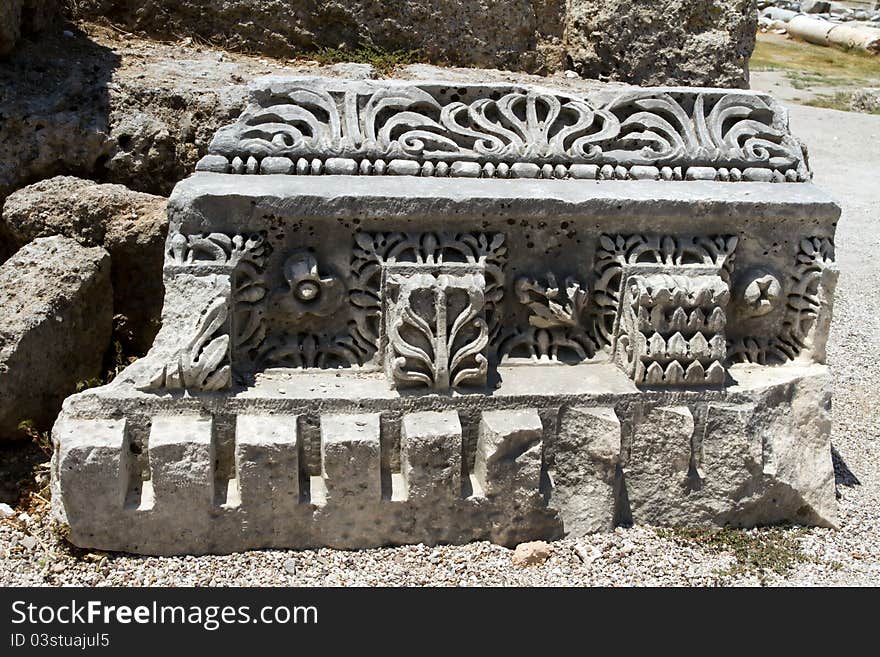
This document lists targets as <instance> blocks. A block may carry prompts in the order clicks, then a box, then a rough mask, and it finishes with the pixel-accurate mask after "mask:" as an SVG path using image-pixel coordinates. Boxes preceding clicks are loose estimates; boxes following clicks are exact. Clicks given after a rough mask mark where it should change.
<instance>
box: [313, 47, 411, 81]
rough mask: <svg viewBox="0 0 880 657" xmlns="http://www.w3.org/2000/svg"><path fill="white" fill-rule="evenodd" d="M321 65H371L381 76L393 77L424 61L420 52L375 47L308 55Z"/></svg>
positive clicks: (328, 49) (330, 49)
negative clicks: (399, 70) (403, 69)
mask: <svg viewBox="0 0 880 657" xmlns="http://www.w3.org/2000/svg"><path fill="white" fill-rule="evenodd" d="M307 56H308V57H310V58H311V59H314V60H315V61H317V62H319V63H321V64H341V63H344V62H352V63H355V64H370V65H371V66H372V67H373V68H375V69H376V72H377V73H379V75H391V74H392V73H394V71H395V70H396V69H398V68H401V67H403V66H408V65H410V64H416V63H418V62H421V61H424V57H423V56H422V55H421V53H420V52H419V51H418V50H385V49H384V48H379V47H377V46H373V45H362V46H358V47H357V48H355V49H353V50H349V49H347V48H321V49H320V50H317V51H315V52H313V53H309V54H308V55H307Z"/></svg>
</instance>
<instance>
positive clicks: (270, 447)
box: [227, 415, 300, 526]
mask: <svg viewBox="0 0 880 657" xmlns="http://www.w3.org/2000/svg"><path fill="white" fill-rule="evenodd" d="M297 420H298V418H297V416H296V415H272V416H261V415H239V416H238V418H237V419H236V428H235V467H236V472H237V479H238V493H239V502H240V503H241V505H242V506H243V507H244V508H245V509H246V510H247V512H248V514H249V515H250V516H252V517H253V518H255V520H253V522H259V523H265V525H266V526H272V524H273V523H280V522H281V519H282V518H283V517H284V514H285V513H292V512H293V511H294V510H295V508H296V505H297V504H298V503H299V497H300V490H299V476H300V470H299V449H300V446H299V439H298V432H297ZM227 503H229V501H227Z"/></svg>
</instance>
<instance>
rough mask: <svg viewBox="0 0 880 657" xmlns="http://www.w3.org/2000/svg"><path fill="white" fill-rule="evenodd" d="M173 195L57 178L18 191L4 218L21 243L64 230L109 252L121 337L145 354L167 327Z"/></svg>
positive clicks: (15, 240)
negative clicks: (165, 282) (168, 211)
mask: <svg viewBox="0 0 880 657" xmlns="http://www.w3.org/2000/svg"><path fill="white" fill-rule="evenodd" d="M165 203H166V199H164V198H162V197H161V196H152V195H150V194H142V193H139V192H133V191H131V190H129V189H127V188H125V187H123V186H122V185H99V184H97V183H95V182H92V181H90V180H81V179H79V178H73V177H70V176H58V177H56V178H51V179H49V180H43V181H40V182H38V183H36V184H34V185H30V186H28V187H25V188H23V189H20V190H18V191H16V192H15V193H13V194H11V195H10V196H9V197H8V198H7V199H6V202H5V204H4V205H3V224H4V228H5V230H6V231H7V232H8V233H9V235H10V238H11V239H10V241H11V242H12V244H13V245H14V246H16V247H19V246H22V245H24V244H26V243H28V242H30V241H32V240H34V239H36V238H38V237H47V236H52V235H63V236H65V237H69V238H71V239H75V240H76V241H77V242H79V243H80V244H82V245H83V246H103V247H104V248H105V249H106V250H107V252H108V253H109V254H110V261H111V268H110V277H111V280H112V282H113V312H114V315H116V316H117V317H116V321H117V330H116V335H117V336H118V337H119V338H120V339H121V340H122V342H123V345H124V346H125V347H126V349H128V350H134V351H135V352H138V353H145V352H146V351H147V349H148V348H149V347H150V344H151V343H152V342H153V338H154V337H155V336H156V332H157V331H158V330H159V326H160V315H161V312H162V297H163V295H164V291H165V290H164V287H163V286H162V263H163V260H164V258H163V253H164V247H165V235H166V232H167V227H168V219H167V217H166V216H165Z"/></svg>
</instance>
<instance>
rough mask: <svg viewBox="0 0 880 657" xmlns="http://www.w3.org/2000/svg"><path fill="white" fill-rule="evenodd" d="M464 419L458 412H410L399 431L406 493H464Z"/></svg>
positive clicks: (410, 495) (414, 495) (420, 495)
mask: <svg viewBox="0 0 880 657" xmlns="http://www.w3.org/2000/svg"><path fill="white" fill-rule="evenodd" d="M461 453H462V439H461V422H460V421H459V418H458V413H456V412H454V411H447V412H443V413H438V412H425V413H407V414H406V415H404V416H403V426H402V428H401V433H400V471H401V474H402V475H403V479H404V481H405V483H406V492H407V497H408V498H410V499H416V498H427V499H430V498H433V497H456V496H459V495H460V494H461Z"/></svg>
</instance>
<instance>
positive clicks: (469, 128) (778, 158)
mask: <svg viewBox="0 0 880 657" xmlns="http://www.w3.org/2000/svg"><path fill="white" fill-rule="evenodd" d="M455 88H460V89H462V90H463V91H464V96H463V97H459V96H458V95H457V94H453V93H447V91H448V90H447V89H446V88H444V87H443V86H442V85H435V84H424V83H422V84H420V83H396V84H395V83H386V84H380V83H353V82H338V83H326V82H324V83H313V82H308V81H301V82H298V81H295V80H294V81H286V82H280V83H270V84H269V85H268V86H267V87H266V88H264V89H258V90H256V91H255V92H254V94H253V99H252V101H253V102H252V103H251V104H250V105H249V106H248V108H247V109H246V110H245V112H244V113H243V114H242V115H241V117H240V118H239V120H238V121H237V122H236V123H235V124H233V125H231V126H227V127H225V128H223V129H221V131H220V132H218V134H217V136H216V137H215V139H214V141H213V142H212V144H211V147H210V151H209V152H210V155H209V156H208V157H207V158H206V159H205V160H204V161H203V162H202V163H201V164H200V168H201V169H202V170H210V171H220V172H224V173H226V172H230V173H292V174H310V175H315V174H321V173H328V174H345V175H365V174H372V175H382V174H398V175H399V174H404V175H421V176H450V175H451V176H467V177H502V178H505V177H545V178H566V177H575V178H597V177H609V176H610V177H615V178H619V177H621V175H622V174H621V172H620V171H617V170H616V169H617V168H618V167H622V168H623V177H628V176H629V175H630V173H631V174H632V176H633V177H644V176H645V175H646V174H648V173H649V172H646V171H643V170H638V172H635V171H632V172H630V169H631V167H633V166H635V167H645V166H649V167H656V168H657V170H656V171H655V172H654V174H653V177H656V178H666V179H670V180H671V179H682V178H683V177H686V176H693V177H696V178H698V179H703V178H705V177H706V175H707V171H706V170H707V169H709V168H712V169H714V172H713V174H712V179H717V180H730V181H736V180H768V181H769V180H775V181H790V182H791V181H802V180H806V179H807V178H808V177H809V171H808V170H807V166H806V162H805V159H804V155H803V150H802V148H801V146H800V144H799V143H798V142H797V141H796V140H795V139H794V138H793V137H792V136H791V134H790V133H789V131H788V126H787V117H786V115H785V113H784V110H782V109H780V108H779V107H778V106H777V105H775V104H774V103H773V102H772V101H771V100H770V99H769V98H767V97H765V96H761V95H758V94H750V93H744V92H719V91H702V90H701V91H689V90H678V91H676V92H658V91H654V90H649V89H645V90H637V91H624V92H621V93H618V94H615V95H613V96H612V97H611V98H610V99H609V98H607V96H604V97H602V99H601V100H592V99H590V98H589V97H578V96H572V95H570V94H566V93H562V92H553V91H549V90H544V89H526V88H522V87H511V86H503V85H497V86H470V85H465V86H464V87H460V86H459V85H455ZM523 165H528V166H523ZM584 165H587V168H583V167H584ZM590 165H596V166H597V168H595V169H592V168H589V166H590ZM606 165H607V166H609V167H610V169H609V170H608V171H603V172H600V171H599V170H598V167H604V166H606ZM545 166H549V169H548V170H546V171H545V170H544V167H545ZM517 167H518V168H517ZM690 167H694V170H693V171H692V172H690V174H688V173H687V171H686V170H687V169H688V168H690ZM665 168H668V171H665V170H661V169H665ZM755 172H758V173H755ZM648 177H652V176H648Z"/></svg>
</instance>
